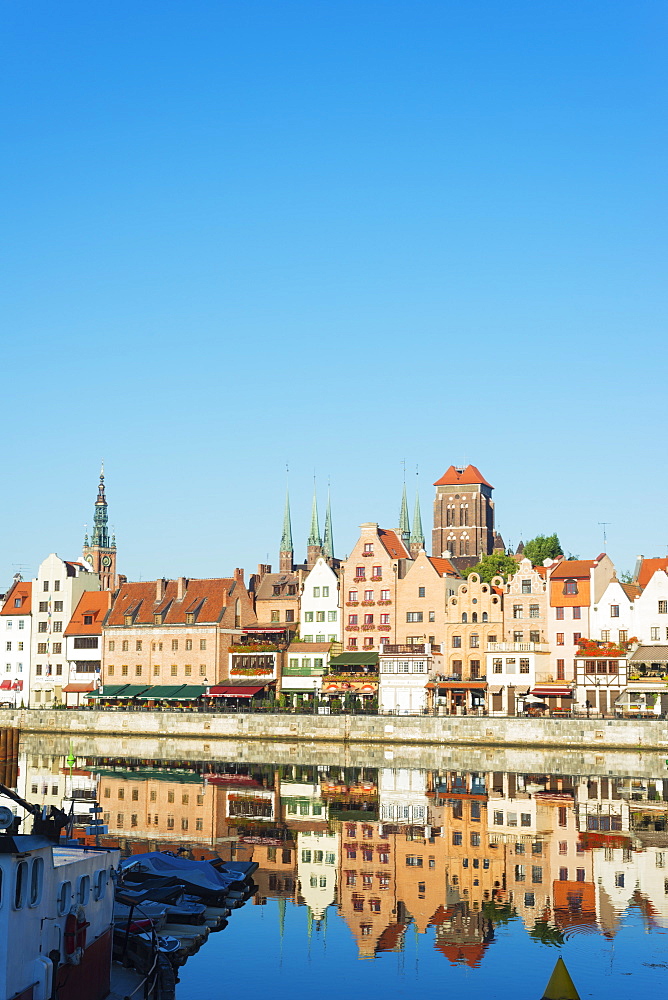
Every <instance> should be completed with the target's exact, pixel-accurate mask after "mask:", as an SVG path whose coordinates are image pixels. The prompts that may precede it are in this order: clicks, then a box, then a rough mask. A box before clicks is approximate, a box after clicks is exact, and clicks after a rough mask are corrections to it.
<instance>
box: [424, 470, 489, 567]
mask: <svg viewBox="0 0 668 1000" xmlns="http://www.w3.org/2000/svg"><path fill="white" fill-rule="evenodd" d="M434 486H435V487H436V496H435V498H434V529H433V531H432V555H434V556H436V557H441V556H444V555H445V554H446V553H447V554H448V555H449V556H450V557H453V558H456V559H457V560H458V561H459V560H460V559H461V560H464V563H465V565H466V566H472V565H473V564H474V563H476V562H478V560H479V559H480V558H481V557H482V556H486V555H490V554H491V553H492V552H493V550H494V501H493V500H492V490H493V489H494V487H493V486H490V484H489V483H488V482H487V480H486V479H484V478H483V477H482V475H481V474H480V472H479V471H478V469H476V467H475V466H474V465H467V466H466V468H465V469H458V468H456V467H455V466H454V465H451V466H450V468H449V469H448V470H447V471H446V472H445V473H444V474H443V475H442V476H441V478H440V479H438V480H437V481H436V482H435V483H434Z"/></svg>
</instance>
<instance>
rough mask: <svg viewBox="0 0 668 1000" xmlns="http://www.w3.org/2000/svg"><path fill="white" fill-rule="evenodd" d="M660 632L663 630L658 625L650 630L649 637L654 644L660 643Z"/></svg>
mask: <svg viewBox="0 0 668 1000" xmlns="http://www.w3.org/2000/svg"><path fill="white" fill-rule="evenodd" d="M660 632H661V629H660V628H659V627H658V625H657V626H652V628H650V630H649V637H650V639H651V640H652V642H659V640H660V638H661V635H660ZM602 634H603V633H601V635H602Z"/></svg>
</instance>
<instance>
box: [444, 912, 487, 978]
mask: <svg viewBox="0 0 668 1000" xmlns="http://www.w3.org/2000/svg"><path fill="white" fill-rule="evenodd" d="M433 923H434V924H435V927H436V935H435V941H434V947H435V948H437V949H438V950H439V951H440V952H442V953H443V954H444V955H445V957H446V958H447V959H448V961H449V962H451V963H452V964H453V965H459V964H462V963H463V964H465V965H468V966H470V967H471V968H477V967H478V966H479V965H480V963H481V961H482V959H483V956H484V954H485V950H486V948H487V946H488V944H489V942H490V941H491V940H492V938H493V937H494V924H493V923H492V921H491V920H490V919H489V918H488V917H487V916H485V914H484V913H483V912H481V911H472V910H471V908H470V907H469V905H468V903H464V902H461V903H455V904H454V905H452V906H449V907H447V908H445V909H444V908H441V912H439V913H438V914H437V915H436V917H435V919H434V921H433Z"/></svg>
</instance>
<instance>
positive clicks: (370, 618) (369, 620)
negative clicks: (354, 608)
mask: <svg viewBox="0 0 668 1000" xmlns="http://www.w3.org/2000/svg"><path fill="white" fill-rule="evenodd" d="M364 624H365V625H373V615H365V616H364Z"/></svg>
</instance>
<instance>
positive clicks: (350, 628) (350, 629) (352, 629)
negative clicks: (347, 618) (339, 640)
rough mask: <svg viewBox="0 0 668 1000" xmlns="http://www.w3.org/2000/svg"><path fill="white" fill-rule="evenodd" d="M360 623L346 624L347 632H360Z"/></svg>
mask: <svg viewBox="0 0 668 1000" xmlns="http://www.w3.org/2000/svg"><path fill="white" fill-rule="evenodd" d="M359 630H360V627H359V625H346V632H359Z"/></svg>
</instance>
